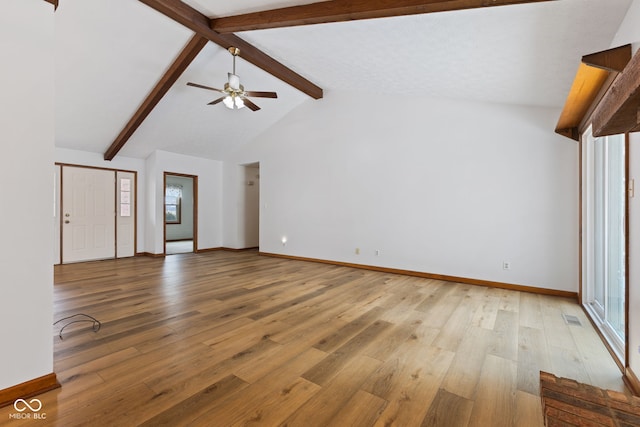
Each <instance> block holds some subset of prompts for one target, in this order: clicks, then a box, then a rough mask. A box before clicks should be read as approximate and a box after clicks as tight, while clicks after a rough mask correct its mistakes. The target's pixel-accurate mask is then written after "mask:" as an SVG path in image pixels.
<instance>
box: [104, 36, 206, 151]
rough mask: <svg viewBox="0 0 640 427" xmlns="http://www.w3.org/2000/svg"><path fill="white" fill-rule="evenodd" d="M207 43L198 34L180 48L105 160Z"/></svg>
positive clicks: (126, 137) (132, 131)
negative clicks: (180, 50)
mask: <svg viewBox="0 0 640 427" xmlns="http://www.w3.org/2000/svg"><path fill="white" fill-rule="evenodd" d="M207 43H208V40H207V39H206V38H204V37H201V36H200V35H198V34H196V35H195V36H193V37H192V38H191V40H189V42H188V43H187V45H186V46H185V48H184V49H182V52H180V54H179V55H178V57H177V58H176V59H175V61H173V64H171V66H170V67H169V69H168V70H167V71H166V72H165V73H164V75H163V76H162V77H161V78H160V81H158V83H157V84H156V86H155V87H154V88H153V89H152V90H151V92H150V93H149V95H147V98H146V99H145V100H144V102H143V103H142V105H140V107H139V108H138V111H136V112H135V114H134V115H133V117H131V119H130V120H129V122H128V123H127V125H126V126H125V127H124V129H122V131H121V132H120V134H119V135H118V137H117V138H116V139H115V141H113V143H112V144H111V146H110V147H109V149H107V151H106V152H105V153H104V159H105V160H112V159H113V158H114V157H115V156H116V154H118V152H119V151H120V149H122V147H123V146H124V144H126V143H127V141H128V140H129V138H131V135H133V133H134V132H135V131H136V129H138V127H139V126H140V125H141V124H142V122H143V121H144V120H145V119H146V118H147V116H148V115H149V113H151V111H152V110H153V109H154V108H155V106H156V105H157V104H158V102H160V100H161V99H162V97H163V96H164V95H165V94H166V93H167V92H168V91H169V89H170V88H171V86H173V84H174V83H175V82H176V80H178V78H179V77H180V76H181V75H182V73H183V72H184V70H185V69H186V68H187V67H188V66H189V64H191V62H193V60H194V59H195V58H196V56H198V53H200V51H201V50H202V48H204V46H205V45H206V44H207Z"/></svg>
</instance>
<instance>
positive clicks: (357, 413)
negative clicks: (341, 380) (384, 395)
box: [329, 390, 388, 427]
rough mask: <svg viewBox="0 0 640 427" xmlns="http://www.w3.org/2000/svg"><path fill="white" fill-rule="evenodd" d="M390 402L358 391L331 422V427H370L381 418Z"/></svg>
mask: <svg viewBox="0 0 640 427" xmlns="http://www.w3.org/2000/svg"><path fill="white" fill-rule="evenodd" d="M387 404H388V402H387V401H386V400H384V399H380V398H379V397H378V396H374V395H373V394H370V393H367V392H366V391H362V390H358V391H357V392H356V393H355V394H354V395H353V397H352V398H351V399H350V400H349V401H348V402H347V404H346V405H345V406H344V407H343V408H342V409H341V410H340V411H339V412H338V413H337V414H336V415H335V416H334V417H333V418H332V419H331V420H330V421H329V425H336V426H349V427H368V426H372V425H373V424H374V423H375V421H376V420H377V419H378V417H380V415H381V414H382V411H384V408H386V406H387Z"/></svg>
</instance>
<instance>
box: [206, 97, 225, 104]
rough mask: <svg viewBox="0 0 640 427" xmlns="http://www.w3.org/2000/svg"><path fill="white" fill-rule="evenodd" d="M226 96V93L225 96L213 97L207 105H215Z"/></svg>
mask: <svg viewBox="0 0 640 427" xmlns="http://www.w3.org/2000/svg"><path fill="white" fill-rule="evenodd" d="M226 97H227V96H226V95H225V96H221V97H220V98H218V99H214V100H213V101H211V102H210V103H208V104H207V105H216V104H217V103H219V102H222V100H223V99H225V98H226Z"/></svg>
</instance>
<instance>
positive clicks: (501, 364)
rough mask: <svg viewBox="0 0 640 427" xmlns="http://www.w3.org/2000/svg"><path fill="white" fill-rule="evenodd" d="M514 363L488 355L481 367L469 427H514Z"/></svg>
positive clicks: (515, 368)
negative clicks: (493, 426)
mask: <svg viewBox="0 0 640 427" xmlns="http://www.w3.org/2000/svg"><path fill="white" fill-rule="evenodd" d="M516 370H517V367H516V363H515V362H514V361H512V360H508V359H504V358H501V357H498V356H494V355H492V354H488V355H487V357H486V358H485V363H484V365H483V367H482V374H481V376H480V381H479V383H478V391H477V393H476V398H475V401H474V404H473V410H472V411H471V418H470V420H469V426H470V427H474V426H478V427H485V426H488V425H495V426H515V425H517V424H515V419H516V412H515V408H516Z"/></svg>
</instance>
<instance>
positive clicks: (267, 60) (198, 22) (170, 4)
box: [139, 0, 323, 99]
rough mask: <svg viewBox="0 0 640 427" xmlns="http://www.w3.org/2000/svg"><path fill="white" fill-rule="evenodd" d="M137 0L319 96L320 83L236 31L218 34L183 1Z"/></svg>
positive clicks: (285, 80)
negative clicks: (244, 38) (239, 35)
mask: <svg viewBox="0 0 640 427" xmlns="http://www.w3.org/2000/svg"><path fill="white" fill-rule="evenodd" d="M139 1H141V2H142V3H144V4H146V5H147V6H149V7H151V8H153V9H155V10H157V11H158V12H160V13H162V14H163V15H165V16H167V17H169V18H171V19H173V20H174V21H176V22H178V23H180V24H182V25H184V26H185V27H187V28H189V29H190V30H192V31H194V32H195V33H196V34H199V35H200V36H202V37H204V38H206V39H207V40H210V41H212V42H213V43H215V44H217V45H219V46H221V47H223V48H224V49H229V48H230V47H237V48H240V52H242V54H241V57H242V58H243V59H245V60H246V61H247V62H250V63H251V64H253V65H255V66H256V67H258V68H261V69H262V70H264V71H266V72H267V73H269V74H271V75H273V76H274V77H276V78H278V79H280V80H282V81H283V82H285V83H287V84H289V85H291V86H293V87H295V88H296V89H298V90H300V91H301V92H303V93H305V94H307V95H309V96H310V97H312V98H314V99H320V98H322V96H323V93H322V89H321V88H320V87H319V86H317V85H315V84H314V83H312V82H311V81H309V80H307V79H306V78H304V77H302V76H301V75H300V74H298V73H296V72H294V71H293V70H291V69H290V68H288V67H287V66H285V65H284V64H282V63H280V62H278V61H276V60H275V59H273V58H272V57H270V56H269V55H267V54H266V53H264V52H263V51H261V50H260V49H258V48H256V47H255V46H253V45H251V44H250V43H248V42H246V41H244V40H243V39H241V38H240V37H238V36H236V35H235V34H220V33H218V32H217V31H214V30H213V29H211V20H210V19H209V18H208V17H206V16H205V15H203V14H202V13H200V12H199V11H197V10H196V9H194V8H192V7H191V6H189V5H187V4H184V3H182V2H181V1H179V0H139Z"/></svg>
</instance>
